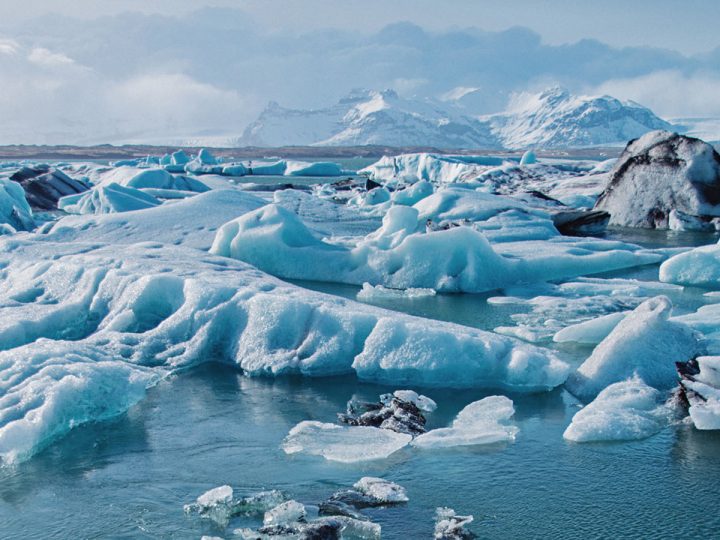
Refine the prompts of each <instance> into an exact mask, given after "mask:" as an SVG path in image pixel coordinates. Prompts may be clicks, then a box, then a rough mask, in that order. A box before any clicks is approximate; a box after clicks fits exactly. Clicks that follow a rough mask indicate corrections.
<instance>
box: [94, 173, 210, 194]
mask: <svg viewBox="0 0 720 540" xmlns="http://www.w3.org/2000/svg"><path fill="white" fill-rule="evenodd" d="M111 183H116V184H120V185H121V186H125V187H131V188H135V189H143V188H155V189H178V190H181V191H194V192H196V193H203V192H205V191H209V190H210V188H209V187H208V186H206V185H205V184H203V183H202V182H200V180H197V179H195V178H191V177H189V176H179V175H173V174H170V173H169V172H167V171H166V170H164V169H144V170H138V169H132V168H125V167H121V168H119V169H115V170H113V171H111V172H110V173H109V174H107V175H104V176H103V177H102V178H101V179H100V180H99V182H97V184H98V185H107V184H111Z"/></svg>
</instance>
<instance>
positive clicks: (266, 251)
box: [210, 196, 662, 292]
mask: <svg viewBox="0 0 720 540" xmlns="http://www.w3.org/2000/svg"><path fill="white" fill-rule="evenodd" d="M433 197H434V196H433ZM427 200H428V199H425V200H424V201H421V203H420V204H423V203H424V202H425V201H427ZM421 216H422V214H420V213H419V212H418V210H417V209H416V208H413V207H406V206H394V207H392V208H391V209H390V210H389V211H388V212H387V214H386V215H385V217H384V219H383V224H382V227H381V228H380V229H378V230H377V231H376V232H374V233H372V234H369V235H367V236H366V237H364V238H362V239H360V240H359V241H358V242H357V243H356V244H355V245H354V246H350V247H349V246H345V245H338V244H331V243H329V242H326V241H323V240H321V239H319V238H318V237H317V236H315V235H314V234H313V233H312V231H310V229H308V227H307V226H306V225H305V224H304V223H303V221H302V220H301V219H300V218H299V217H298V216H297V215H296V214H294V213H293V212H291V211H289V210H287V209H285V208H284V207H280V206H277V205H268V206H265V207H263V208H260V209H258V210H256V211H253V212H249V213H247V214H245V215H243V216H241V217H239V218H237V219H234V220H232V221H230V222H228V223H226V224H225V225H223V226H222V227H221V228H220V229H219V230H218V233H217V235H216V237H215V241H214V242H213V245H212V247H211V249H210V251H211V253H214V254H216V255H222V256H225V257H232V258H235V259H239V260H242V261H245V262H248V263H250V264H252V265H254V266H256V267H257V268H260V269H261V270H263V271H265V272H268V273H270V274H273V275H275V276H278V277H282V278H287V279H307V280H313V281H332V282H339V283H350V284H357V285H362V284H364V283H366V282H367V283H370V284H371V285H383V286H385V287H392V288H397V289H407V288H429V289H434V290H437V291H446V292H482V291H487V290H493V289H497V288H500V287H505V286H508V285H512V284H515V283H526V282H537V281H546V280H553V279H561V278H567V277H573V276H577V275H580V274H588V273H593V272H602V271H608V270H614V269H619V268H625V267H631V266H637V265H642V264H649V263H652V262H658V261H659V260H661V259H662V256H661V255H658V254H656V253H652V252H648V251H644V250H640V249H639V248H637V246H632V245H629V244H623V243H620V242H604V241H600V240H597V241H594V240H589V239H585V240H581V241H575V240H572V239H563V240H561V241H558V242H556V243H553V244H551V245H548V244H547V243H543V244H542V249H538V248H540V246H535V245H534V244H532V243H528V242H517V243H514V244H512V243H511V244H502V245H501V247H498V248H495V247H494V246H492V245H491V244H490V243H489V242H488V240H487V239H486V237H485V236H484V235H483V234H481V233H479V232H478V231H476V230H473V229H472V228H470V227H454V228H449V229H447V230H440V231H436V232H430V233H425V232H424V231H423V230H421V225H420V222H419V217H421ZM423 225H424V224H423Z"/></svg>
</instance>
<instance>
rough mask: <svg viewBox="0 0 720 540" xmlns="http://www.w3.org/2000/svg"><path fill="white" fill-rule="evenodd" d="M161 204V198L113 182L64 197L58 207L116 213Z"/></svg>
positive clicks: (69, 209)
mask: <svg viewBox="0 0 720 540" xmlns="http://www.w3.org/2000/svg"><path fill="white" fill-rule="evenodd" d="M159 204H160V201H159V200H157V199H156V198H155V197H153V196H152V195H149V194H147V193H145V192H143V191H141V190H139V189H135V188H132V187H125V186H121V185H119V184H115V183H113V182H111V183H109V184H104V185H100V186H97V187H95V188H93V189H91V190H90V191H86V192H84V193H79V194H77V195H68V196H67V197H62V198H61V199H60V200H59V201H58V208H60V209H61V210H64V211H65V212H68V213H69V214H114V213H118V212H130V211H132V210H144V209H146V208H152V207H154V206H158V205H159Z"/></svg>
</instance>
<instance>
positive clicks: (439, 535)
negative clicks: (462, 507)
mask: <svg viewBox="0 0 720 540" xmlns="http://www.w3.org/2000/svg"><path fill="white" fill-rule="evenodd" d="M472 522H473V516H459V515H457V514H456V513H455V510H453V509H452V508H445V507H441V508H437V509H436V510H435V530H434V533H433V538H434V539H435V540H470V539H472V538H475V535H474V534H472V533H471V532H470V531H468V530H467V529H466V528H465V527H466V526H467V525H470V524H471V523H472Z"/></svg>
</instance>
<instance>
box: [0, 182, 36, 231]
mask: <svg viewBox="0 0 720 540" xmlns="http://www.w3.org/2000/svg"><path fill="white" fill-rule="evenodd" d="M0 223H5V224H7V225H10V226H11V227H12V228H13V229H15V230H18V231H29V230H31V229H33V228H34V227H35V221H34V220H33V215H32V210H31V209H30V205H29V204H28V202H27V200H26V199H25V190H23V188H22V187H20V184H18V183H17V182H13V181H11V180H8V179H7V178H0Z"/></svg>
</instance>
